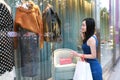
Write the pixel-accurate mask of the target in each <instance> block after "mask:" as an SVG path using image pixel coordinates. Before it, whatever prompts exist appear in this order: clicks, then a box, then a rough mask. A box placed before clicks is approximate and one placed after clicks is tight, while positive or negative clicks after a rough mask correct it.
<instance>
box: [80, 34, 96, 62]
mask: <svg viewBox="0 0 120 80" xmlns="http://www.w3.org/2000/svg"><path fill="white" fill-rule="evenodd" d="M92 37H93V38H95V40H96V50H97V48H98V39H97V37H96V36H95V35H93V36H92ZM82 49H83V52H84V54H91V50H90V46H88V45H87V42H86V43H84V44H83V45H82ZM86 60H87V61H89V60H90V61H91V60H96V58H95V59H86Z"/></svg>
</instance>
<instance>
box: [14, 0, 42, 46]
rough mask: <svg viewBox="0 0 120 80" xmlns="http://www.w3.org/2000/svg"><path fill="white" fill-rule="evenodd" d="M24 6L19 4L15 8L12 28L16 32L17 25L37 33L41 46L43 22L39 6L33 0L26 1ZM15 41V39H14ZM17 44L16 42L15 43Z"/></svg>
mask: <svg viewBox="0 0 120 80" xmlns="http://www.w3.org/2000/svg"><path fill="white" fill-rule="evenodd" d="M24 4H26V3H24ZM26 7H27V8H28V9H27V8H25V7H24V6H19V7H17V9H16V15H15V22H14V30H15V31H16V32H17V31H18V27H22V28H24V29H26V30H28V31H31V32H34V33H37V34H38V35H39V36H40V48H43V43H44V42H43V41H44V40H43V22H42V15H41V11H40V9H39V7H38V6H37V5H35V4H34V3H33V2H31V1H30V2H27V4H26ZM15 42H16V43H17V39H15ZM15 46H17V44H15Z"/></svg>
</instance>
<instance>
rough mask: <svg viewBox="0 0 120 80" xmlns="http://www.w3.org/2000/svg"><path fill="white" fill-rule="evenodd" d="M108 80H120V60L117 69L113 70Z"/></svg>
mask: <svg viewBox="0 0 120 80" xmlns="http://www.w3.org/2000/svg"><path fill="white" fill-rule="evenodd" d="M108 80H120V59H119V61H118V63H117V64H116V65H115V67H114V68H113V69H112V73H111V75H110V77H109V79H108Z"/></svg>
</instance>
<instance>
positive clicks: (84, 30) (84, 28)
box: [81, 21, 87, 33]
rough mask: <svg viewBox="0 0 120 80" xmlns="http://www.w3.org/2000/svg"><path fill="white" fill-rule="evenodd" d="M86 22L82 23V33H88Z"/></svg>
mask: <svg viewBox="0 0 120 80" xmlns="http://www.w3.org/2000/svg"><path fill="white" fill-rule="evenodd" d="M86 28H87V27H86V21H83V22H82V27H81V31H82V32H83V33H84V32H86Z"/></svg>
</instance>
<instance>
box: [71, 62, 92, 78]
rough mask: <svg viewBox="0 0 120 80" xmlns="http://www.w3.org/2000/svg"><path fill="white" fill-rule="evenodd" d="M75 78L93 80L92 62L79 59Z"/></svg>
mask: <svg viewBox="0 0 120 80" xmlns="http://www.w3.org/2000/svg"><path fill="white" fill-rule="evenodd" d="M73 80H93V78H92V73H91V69H90V64H89V63H87V62H85V61H78V62H77V64H76V69H75V73H74V76H73Z"/></svg>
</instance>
